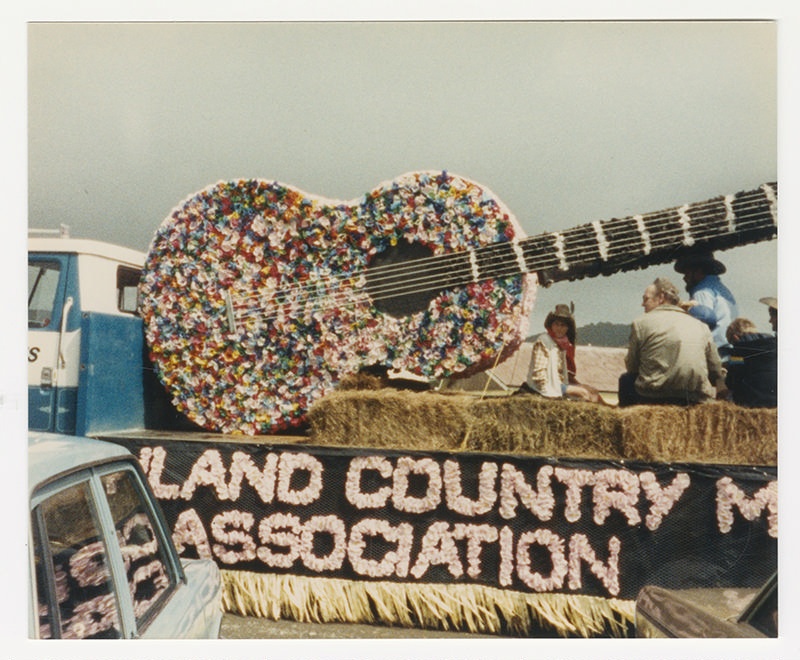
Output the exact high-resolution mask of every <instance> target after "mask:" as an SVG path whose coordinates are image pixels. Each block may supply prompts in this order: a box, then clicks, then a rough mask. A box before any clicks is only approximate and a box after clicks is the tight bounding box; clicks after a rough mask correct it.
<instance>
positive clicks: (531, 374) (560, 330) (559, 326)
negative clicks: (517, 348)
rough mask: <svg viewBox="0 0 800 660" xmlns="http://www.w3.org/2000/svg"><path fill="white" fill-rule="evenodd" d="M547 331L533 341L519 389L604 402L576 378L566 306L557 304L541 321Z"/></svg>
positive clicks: (570, 318)
mask: <svg viewBox="0 0 800 660" xmlns="http://www.w3.org/2000/svg"><path fill="white" fill-rule="evenodd" d="M544 327H545V330H547V332H544V333H542V334H541V335H539V336H538V337H537V338H536V340H535V341H534V343H533V352H532V354H531V362H530V365H529V366H528V377H527V379H526V381H525V383H523V385H522V387H521V388H520V390H521V391H523V392H525V391H527V392H535V393H536V394H541V395H542V396H546V397H550V398H575V399H581V400H583V401H591V402H592V403H603V401H602V399H601V397H600V393H599V392H598V391H597V390H596V389H595V388H593V387H591V386H589V385H583V384H581V383H579V382H578V381H577V378H576V367H575V339H576V333H575V318H574V317H573V316H572V312H571V311H570V308H569V307H568V306H567V305H556V308H555V310H554V311H552V312H550V313H549V314H548V315H547V318H545V320H544Z"/></svg>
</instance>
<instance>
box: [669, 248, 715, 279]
mask: <svg viewBox="0 0 800 660" xmlns="http://www.w3.org/2000/svg"><path fill="white" fill-rule="evenodd" d="M690 268H700V269H701V270H702V271H703V272H704V273H707V274H708V275H722V273H724V272H725V271H726V270H727V268H725V264H723V263H722V262H721V261H717V260H716V259H714V253H713V252H711V251H709V250H690V251H686V252H684V253H683V254H680V255H679V256H678V258H677V259H676V260H675V270H676V271H677V272H679V273H681V274H683V273H685V272H686V271H687V270H689V269H690Z"/></svg>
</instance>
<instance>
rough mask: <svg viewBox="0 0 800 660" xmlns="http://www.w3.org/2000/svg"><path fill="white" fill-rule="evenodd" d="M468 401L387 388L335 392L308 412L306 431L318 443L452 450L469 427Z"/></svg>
mask: <svg viewBox="0 0 800 660" xmlns="http://www.w3.org/2000/svg"><path fill="white" fill-rule="evenodd" d="M472 401H473V398H472V397H470V396H445V395H441V394H436V393H432V392H424V393H420V392H409V391H405V390H395V389H392V388H384V389H380V390H344V391H336V392H333V393H332V394H330V395H328V396H326V397H323V398H322V399H320V400H319V401H317V402H316V403H315V404H314V405H313V406H312V407H311V409H310V410H309V414H308V423H309V432H310V435H311V439H312V442H314V443H317V444H322V445H337V446H347V447H383V448H386V449H418V450H431V451H437V450H444V451H447V450H454V449H457V448H458V446H459V445H460V443H461V441H462V440H463V438H464V435H465V433H466V431H467V429H468V428H469V427H470V426H471V424H472V416H471V414H470V412H469V404H470V403H471V402H472Z"/></svg>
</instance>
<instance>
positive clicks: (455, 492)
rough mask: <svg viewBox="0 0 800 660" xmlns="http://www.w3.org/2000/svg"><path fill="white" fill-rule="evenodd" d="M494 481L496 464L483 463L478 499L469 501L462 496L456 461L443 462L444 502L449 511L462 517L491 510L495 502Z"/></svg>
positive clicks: (459, 471) (459, 474)
mask: <svg viewBox="0 0 800 660" xmlns="http://www.w3.org/2000/svg"><path fill="white" fill-rule="evenodd" d="M496 481H497V463H490V462H488V461H487V462H485V463H483V464H482V465H481V471H480V474H479V475H478V499H477V500H471V499H469V498H468V497H465V496H464V495H463V492H462V485H461V468H460V466H459V464H458V461H454V460H446V461H445V462H444V492H445V501H446V502H447V506H448V508H449V509H450V510H451V511H455V512H456V513H460V514H462V515H464V516H479V515H483V514H484V513H488V512H489V511H491V510H492V507H493V506H494V503H495V502H496V501H497V490H495V482H496Z"/></svg>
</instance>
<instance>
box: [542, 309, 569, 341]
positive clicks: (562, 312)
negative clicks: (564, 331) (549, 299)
mask: <svg viewBox="0 0 800 660" xmlns="http://www.w3.org/2000/svg"><path fill="white" fill-rule="evenodd" d="M556 319H559V320H561V321H564V322H565V323H566V324H567V326H568V327H569V334H570V335H571V336H574V334H575V317H574V316H573V315H572V309H571V308H570V306H569V305H556V308H555V309H554V310H553V311H552V312H550V313H549V314H548V315H547V318H545V320H544V327H545V328H547V329H548V330H549V329H550V326H551V325H552V324H553V321H555V320H556Z"/></svg>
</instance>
